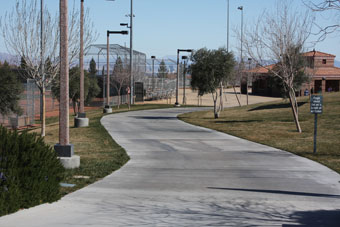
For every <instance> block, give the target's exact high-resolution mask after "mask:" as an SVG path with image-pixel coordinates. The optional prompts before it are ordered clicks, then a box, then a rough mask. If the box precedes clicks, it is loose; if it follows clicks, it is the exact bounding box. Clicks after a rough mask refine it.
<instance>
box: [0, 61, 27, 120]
mask: <svg viewBox="0 0 340 227" xmlns="http://www.w3.org/2000/svg"><path fill="white" fill-rule="evenodd" d="M22 91H23V88H22V85H21V82H20V80H19V79H18V76H17V74H16V73H14V72H13V70H12V69H11V68H10V66H9V64H8V63H7V62H6V61H5V62H4V64H2V65H1V66H0V114H1V115H8V114H9V113H10V112H13V113H17V114H21V112H22V110H21V108H20V106H19V100H20V94H21V93H22Z"/></svg>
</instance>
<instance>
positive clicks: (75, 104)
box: [72, 101, 77, 116]
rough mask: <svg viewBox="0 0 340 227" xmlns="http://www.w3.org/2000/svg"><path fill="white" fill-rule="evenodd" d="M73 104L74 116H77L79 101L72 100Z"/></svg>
mask: <svg viewBox="0 0 340 227" xmlns="http://www.w3.org/2000/svg"><path fill="white" fill-rule="evenodd" d="M72 106H73V112H74V116H76V115H77V102H75V101H72Z"/></svg>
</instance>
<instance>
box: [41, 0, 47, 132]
mask: <svg viewBox="0 0 340 227" xmlns="http://www.w3.org/2000/svg"><path fill="white" fill-rule="evenodd" d="M40 5H41V6H40V7H41V8H40V20H41V22H40V23H41V24H40V29H41V33H40V45H41V46H40V48H41V49H40V70H41V75H42V82H43V85H42V92H41V94H40V120H41V121H42V127H41V136H43V137H44V136H45V123H46V116H45V105H46V102H45V90H46V88H45V69H44V68H45V60H44V52H45V42H44V1H43V0H41V1H40Z"/></svg>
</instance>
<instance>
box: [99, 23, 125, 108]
mask: <svg viewBox="0 0 340 227" xmlns="http://www.w3.org/2000/svg"><path fill="white" fill-rule="evenodd" d="M110 34H121V35H127V34H128V31H109V30H107V47H106V48H107V50H106V53H107V55H106V59H107V61H106V72H107V75H106V105H105V108H104V110H103V111H104V113H112V108H111V107H110Z"/></svg>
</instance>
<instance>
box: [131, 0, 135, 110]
mask: <svg viewBox="0 0 340 227" xmlns="http://www.w3.org/2000/svg"><path fill="white" fill-rule="evenodd" d="M133 16H134V15H133V0H131V3H130V87H131V94H130V103H131V104H134V103H133V97H134V95H135V89H134V79H135V78H134V76H133Z"/></svg>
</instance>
